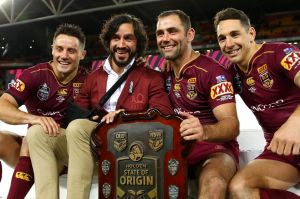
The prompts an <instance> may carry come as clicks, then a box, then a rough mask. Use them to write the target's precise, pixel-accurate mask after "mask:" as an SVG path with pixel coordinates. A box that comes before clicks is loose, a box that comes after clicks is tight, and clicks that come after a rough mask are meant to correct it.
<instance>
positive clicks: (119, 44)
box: [118, 38, 126, 48]
mask: <svg viewBox="0 0 300 199" xmlns="http://www.w3.org/2000/svg"><path fill="white" fill-rule="evenodd" d="M125 46H126V43H125V39H124V38H121V39H120V40H119V42H118V47H119V48H124V47H125Z"/></svg>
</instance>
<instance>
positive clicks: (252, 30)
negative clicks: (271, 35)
mask: <svg viewBox="0 0 300 199" xmlns="http://www.w3.org/2000/svg"><path fill="white" fill-rule="evenodd" d="M248 33H249V35H250V42H254V40H255V37H256V31H255V28H253V27H250V28H249V31H248Z"/></svg>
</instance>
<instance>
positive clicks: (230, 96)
mask: <svg viewBox="0 0 300 199" xmlns="http://www.w3.org/2000/svg"><path fill="white" fill-rule="evenodd" d="M232 98H233V95H223V96H221V97H220V98H219V99H217V100H218V101H220V102H223V101H226V100H231V99H232Z"/></svg>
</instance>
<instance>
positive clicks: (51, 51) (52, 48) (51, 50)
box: [51, 44, 53, 55]
mask: <svg viewBox="0 0 300 199" xmlns="http://www.w3.org/2000/svg"><path fill="white" fill-rule="evenodd" d="M51 54H52V55H53V44H52V45H51Z"/></svg>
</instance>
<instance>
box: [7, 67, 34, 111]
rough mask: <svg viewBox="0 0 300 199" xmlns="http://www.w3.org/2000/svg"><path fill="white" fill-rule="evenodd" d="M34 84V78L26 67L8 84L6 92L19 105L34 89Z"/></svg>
mask: <svg viewBox="0 0 300 199" xmlns="http://www.w3.org/2000/svg"><path fill="white" fill-rule="evenodd" d="M36 86H37V85H36V79H35V78H34V77H33V76H32V74H31V72H30V70H29V69H27V70H24V71H23V72H22V74H21V75H20V76H19V77H18V78H17V79H16V80H15V81H14V82H13V83H12V84H11V85H10V87H9V88H8V90H7V92H8V93H9V94H11V95H12V96H13V97H14V98H15V99H16V101H17V102H18V104H19V105H20V106H21V105H22V104H24V102H25V101H26V100H27V99H28V98H29V97H30V95H32V93H34V91H36Z"/></svg>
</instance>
